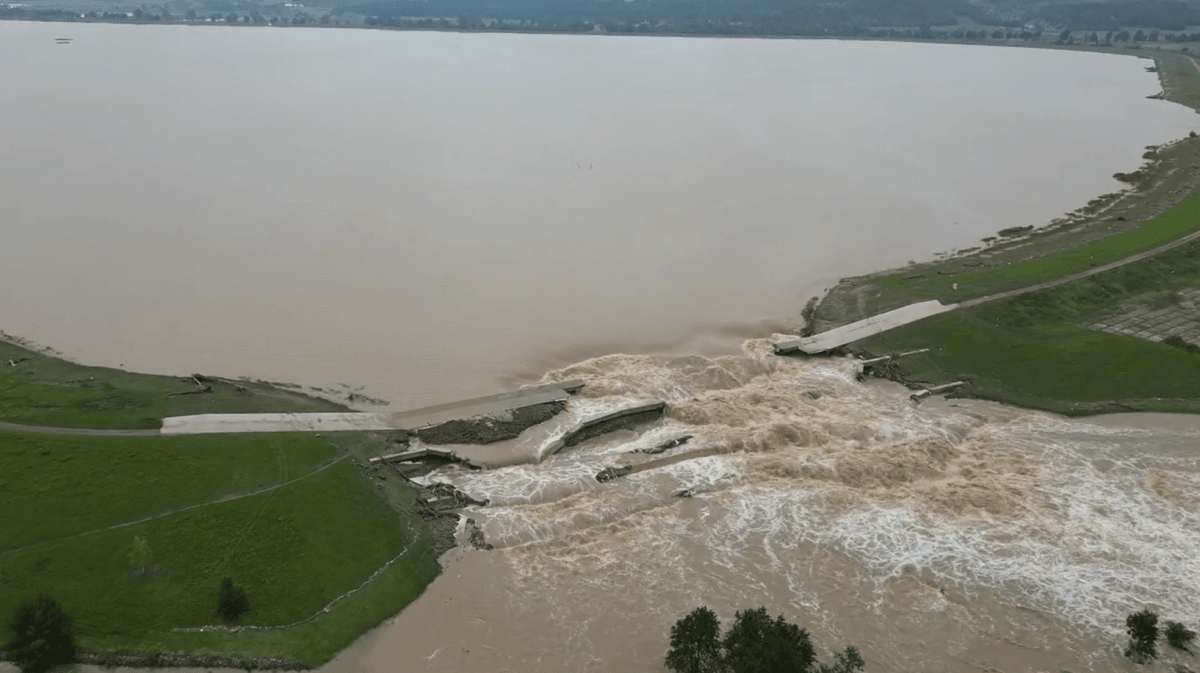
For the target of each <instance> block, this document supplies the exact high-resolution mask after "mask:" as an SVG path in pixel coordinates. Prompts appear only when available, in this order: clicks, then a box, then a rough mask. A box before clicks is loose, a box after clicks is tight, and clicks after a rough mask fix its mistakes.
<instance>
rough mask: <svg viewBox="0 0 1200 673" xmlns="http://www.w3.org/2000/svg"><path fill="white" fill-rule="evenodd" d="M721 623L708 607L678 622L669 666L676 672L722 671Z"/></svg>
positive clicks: (668, 656)
mask: <svg viewBox="0 0 1200 673" xmlns="http://www.w3.org/2000/svg"><path fill="white" fill-rule="evenodd" d="M720 636H721V622H720V621H719V620H718V619H717V615H716V613H714V612H713V611H712V610H709V609H708V608H706V607H699V608H696V609H695V610H692V613H691V614H690V615H688V616H686V617H684V618H683V619H680V620H679V621H677V622H675V625H674V626H672V627H671V649H670V650H668V651H667V661H666V664H667V668H669V669H671V670H672V671H675V673H718V672H719V671H720V670H721V642H720Z"/></svg>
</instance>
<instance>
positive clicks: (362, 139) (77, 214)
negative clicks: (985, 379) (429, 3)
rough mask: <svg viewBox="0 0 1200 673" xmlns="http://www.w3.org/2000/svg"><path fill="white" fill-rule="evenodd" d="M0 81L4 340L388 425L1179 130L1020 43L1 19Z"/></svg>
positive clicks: (1134, 156)
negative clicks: (373, 415) (356, 407)
mask: <svg viewBox="0 0 1200 673" xmlns="http://www.w3.org/2000/svg"><path fill="white" fill-rule="evenodd" d="M57 37H71V38H74V41H72V42H71V43H70V44H67V45H60V44H56V43H55V41H54V38H57ZM0 59H3V62H4V63H5V67H4V68H3V69H2V70H0V120H2V121H3V124H0V233H2V235H3V238H2V244H0V316H3V319H2V321H0V322H2V324H0V329H2V330H4V331H5V332H8V333H10V334H15V335H18V336H22V337H25V338H28V339H32V340H33V341H36V342H40V343H42V344H45V345H47V346H52V347H55V348H57V349H59V350H61V351H62V352H64V353H65V354H66V355H67V356H69V357H72V358H76V359H78V360H80V361H83V362H87V363H89V364H99V365H108V366H117V365H123V366H125V367H126V368H127V369H131V370H135V371H147V372H159V373H178V374H188V373H191V372H202V373H208V374H214V375H224V376H243V375H244V376H251V377H256V378H265V379H269V380H276V381H292V382H297V383H302V384H307V385H319V386H321V387H330V386H334V385H335V384H337V383H339V382H340V383H344V384H347V385H348V386H365V392H366V393H367V394H370V395H373V396H376V397H382V398H385V399H387V400H388V401H390V402H391V403H392V405H393V407H394V408H397V409H408V408H413V407H417V406H423V405H427V404H436V403H440V402H447V401H453V400H458V399H464V398H468V397H473V396H476V395H487V394H491V393H495V392H499V391H500V390H503V389H506V388H510V387H513V386H514V385H516V384H518V383H525V382H529V381H533V380H536V379H537V378H538V377H540V376H541V375H542V373H543V372H545V371H547V370H549V369H554V368H558V367H563V366H566V365H568V364H570V363H572V362H578V361H580V360H583V359H585V358H588V357H594V356H599V355H604V354H607V353H614V352H626V353H672V354H693V353H699V354H710V355H711V354H720V353H736V352H737V350H738V347H739V344H740V343H741V342H742V341H743V340H744V339H746V338H753V337H759V336H764V335H766V334H770V333H771V332H772V331H782V330H785V329H788V328H791V327H795V326H796V325H797V322H798V320H797V316H798V315H799V312H800V309H801V308H802V307H803V305H804V302H805V301H806V300H807V299H808V298H809V297H810V296H812V295H813V294H815V293H817V292H819V291H820V289H821V288H822V287H823V286H824V285H825V284H826V283H828V282H830V281H833V280H836V279H837V278H839V277H843V276H846V275H852V274H857V273H863V272H868V271H873V270H877V269H882V268H889V267H893V266H897V265H903V264H904V263H906V262H907V261H908V260H910V259H922V258H929V257H931V256H932V255H933V254H934V253H935V252H939V251H944V250H948V249H950V248H959V247H963V246H969V245H975V244H976V243H977V242H978V241H979V239H980V238H981V237H984V236H989V235H991V234H994V233H995V232H996V231H997V230H999V229H1002V228H1005V227H1011V226H1018V225H1041V224H1044V223H1046V222H1047V221H1049V220H1050V219H1052V218H1054V217H1057V216H1058V215H1060V214H1061V213H1063V212H1066V211H1070V210H1074V209H1075V208H1077V207H1079V206H1081V205H1083V204H1084V203H1086V202H1087V201H1089V200H1090V199H1092V198H1093V197H1095V196H1097V195H1099V194H1102V193H1105V192H1111V191H1114V190H1116V189H1120V188H1121V185H1120V184H1119V183H1117V182H1116V181H1115V180H1113V179H1112V178H1111V175H1112V174H1113V173H1115V172H1118V171H1122V172H1128V171H1131V170H1133V169H1135V168H1136V167H1137V166H1138V165H1139V164H1140V163H1141V158H1140V157H1141V154H1142V152H1143V147H1144V146H1145V145H1151V144H1158V143H1162V142H1166V141H1169V140H1173V139H1176V138H1179V137H1182V136H1185V135H1187V133H1188V131H1190V130H1193V129H1195V128H1196V127H1197V122H1196V116H1195V115H1194V114H1193V113H1192V112H1191V111H1190V110H1187V109H1185V108H1183V107H1181V106H1178V105H1174V104H1171V103H1168V102H1165V101H1161V100H1147V99H1146V96H1148V95H1152V94H1155V93H1158V92H1159V90H1160V87H1159V85H1158V81H1157V79H1156V76H1155V75H1154V74H1153V73H1147V72H1145V70H1144V68H1145V65H1146V64H1148V63H1149V61H1146V60H1142V59H1136V58H1130V57H1126V56H1118V55H1105V54H1085V53H1071V52H1048V51H1039V50H1029V49H1004V48H991V47H963V46H954V45H921V44H898V43H884V42H871V43H856V42H842V41H832V40H823V41H812V40H728V39H696V38H687V39H682V38H637V37H629V38H599V39H597V38H592V37H585V36H569V35H466V34H456V33H419V32H393V31H366V30H318V29H312V30H309V29H286V30H284V29H271V28H249V27H247V28H231V27H226V28H221V27H213V28H197V27H187V26H118V25H99V24H93V25H86V24H61V23H30V22H12V21H5V22H0Z"/></svg>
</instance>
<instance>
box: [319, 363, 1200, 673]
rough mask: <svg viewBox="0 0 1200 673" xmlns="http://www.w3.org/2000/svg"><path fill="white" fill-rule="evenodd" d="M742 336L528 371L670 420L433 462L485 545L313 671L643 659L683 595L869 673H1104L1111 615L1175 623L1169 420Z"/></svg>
mask: <svg viewBox="0 0 1200 673" xmlns="http://www.w3.org/2000/svg"><path fill="white" fill-rule="evenodd" d="M745 351H746V352H745V353H744V354H743V355H740V356H727V357H722V358H716V359H711V360H710V359H703V358H698V357H692V358H653V357H634V356H609V357H604V358H599V359H596V360H592V361H588V362H584V363H580V364H578V365H576V366H573V367H570V368H567V369H564V370H561V371H557V372H553V373H551V374H550V375H548V379H551V380H557V379H565V378H576V377H580V376H583V377H585V378H587V379H588V381H589V384H588V386H587V387H586V388H585V389H584V391H583V393H582V395H583V399H581V400H576V401H574V402H573V403H572V404H573V405H574V406H581V407H591V408H600V407H603V406H605V405H608V406H617V405H620V404H627V403H629V402H634V401H650V400H666V401H668V402H670V404H671V411H670V414H669V418H667V419H665V420H664V421H663V422H661V423H659V424H656V425H653V426H650V427H648V428H646V429H644V430H642V431H640V432H637V433H635V432H632V431H631V432H626V433H624V434H619V435H615V436H612V435H610V436H606V437H602V438H598V439H596V440H592V441H590V442H588V443H585V444H583V445H580V446H577V447H573V448H568V449H565V450H563V451H562V452H561V453H559V454H557V455H555V456H553V457H551V458H548V459H546V460H545V461H543V462H540V463H531V464H524V465H516V466H510V467H506V468H501V469H496V470H489V471H483V472H471V471H466V470H462V469H459V468H456V467H455V468H448V469H444V470H442V471H440V472H435V473H434V474H433V475H431V477H430V478H431V479H434V480H441V481H448V482H450V483H454V484H455V485H457V486H458V487H459V488H461V489H462V490H464V491H465V492H467V493H468V494H470V495H472V496H474V497H477V498H490V499H491V503H490V505H489V506H487V507H480V508H473V509H472V510H470V511H468V512H467V514H466V515H467V516H470V517H472V518H474V519H476V520H477V521H479V522H481V524H482V526H483V530H484V532H485V536H486V540H487V542H489V543H490V544H492V545H494V546H495V547H496V549H495V550H494V551H468V552H459V553H453V552H452V554H453V557H452V558H449V559H447V563H446V574H445V575H443V576H442V577H440V578H439V579H438V580H436V581H435V582H434V584H433V585H432V586H431V587H430V588H429V590H428V591H427V592H426V594H425V595H424V596H422V597H421V598H420V599H418V601H417V602H416V603H414V604H413V605H412V606H410V607H409V608H408V609H407V610H405V611H404V612H403V613H401V614H400V615H399V616H398V617H396V618H395V619H394V620H392V621H391V622H390V623H388V624H386V625H384V626H383V627H381V628H380V629H378V630H377V631H375V632H374V633H372V634H370V635H369V636H367V637H366V638H364V639H363V640H362V641H360V642H359V643H357V644H356V645H354V646H353V647H351V648H350V649H349V650H347V651H346V652H344V653H342V654H341V655H339V657H338V658H336V659H335V660H334V661H333V662H332V663H331V664H329V665H328V666H326V667H325V668H324V669H323V670H324V671H326V672H327V673H349V672H351V671H355V672H357V671H390V670H395V666H396V665H397V662H401V661H402V662H404V670H418V671H419V670H427V671H480V672H483V671H566V670H571V671H659V670H663V668H662V664H661V661H662V657H663V654H664V652H665V649H666V646H667V641H668V634H669V630H670V626H671V624H673V623H674V621H675V620H677V619H678V618H680V617H682V616H683V615H684V614H686V613H687V612H689V611H691V610H692V609H694V608H695V607H697V606H700V605H708V606H710V607H712V608H713V609H715V610H716V611H717V613H718V614H719V615H720V616H721V617H722V618H723V619H724V620H726V622H727V623H728V622H729V621H731V620H732V618H733V615H734V612H735V611H736V610H738V609H742V608H748V607H757V606H759V605H765V606H766V607H767V608H768V609H769V611H771V612H772V613H774V614H782V615H784V616H786V617H787V618H788V619H789V620H791V621H794V622H796V623H799V624H801V625H804V626H805V627H807V628H809V629H810V631H811V632H812V634H813V636H814V640H815V641H816V642H817V643H819V645H820V648H821V649H822V652H823V653H824V656H825V657H826V658H828V656H829V652H830V651H832V650H840V649H842V648H843V647H845V646H846V645H847V644H854V645H856V646H858V647H859V648H860V649H861V650H862V651H863V654H864V656H865V657H866V659H867V661H868V662H869V663H870V667H869V668H868V670H871V671H948V672H949V671H971V670H979V671H984V670H992V671H1006V672H1009V671H1063V670H1070V671H1113V670H1125V669H1126V668H1128V667H1129V664H1128V663H1127V662H1126V660H1124V659H1123V657H1122V656H1121V652H1120V648H1121V647H1122V646H1123V643H1124V617H1125V615H1126V614H1128V613H1130V612H1133V611H1136V610H1139V609H1141V608H1142V607H1144V606H1152V607H1154V608H1155V609H1156V610H1157V611H1158V612H1159V613H1160V614H1161V615H1162V617H1163V618H1164V619H1176V620H1182V621H1185V622H1187V621H1189V620H1190V621H1192V622H1194V621H1195V619H1196V615H1197V614H1200V579H1198V578H1200V431H1198V429H1197V428H1196V427H1194V425H1193V427H1190V428H1189V427H1183V428H1178V429H1170V428H1164V427H1158V428H1155V429H1138V428H1129V427H1120V426H1116V427H1105V426H1104V425H1099V424H1094V423H1089V422H1085V421H1072V420H1065V419H1061V418H1057V417H1054V416H1051V415H1048V414H1041V413H1036V412H1027V411H1022V410H1016V409H1012V408H1008V407H1004V406H1002V405H997V404H991V403H984V402H977V401H966V400H960V401H944V400H933V401H929V402H925V403H922V404H920V405H918V404H916V403H914V402H913V401H911V400H910V399H909V396H908V393H909V391H907V390H905V389H903V388H902V387H900V386H897V385H895V384H891V383H879V382H868V383H865V384H864V383H860V382H858V381H857V380H856V376H855V374H856V368H855V366H854V364H853V363H852V361H850V360H844V359H814V360H807V361H800V360H792V359H786V358H778V357H776V356H774V355H771V354H770V347H769V344H768V343H767V342H766V341H763V340H758V341H750V342H747V344H746V347H745ZM1176 425H1178V423H1177V424H1176ZM686 434H691V435H694V437H693V439H692V440H691V441H690V442H689V443H688V444H685V445H683V446H681V447H679V448H676V449H670V450H669V452H668V454H665V455H670V454H671V453H679V452H686V451H691V450H695V449H698V448H704V447H710V446H711V447H719V448H720V449H721V450H722V452H723V453H721V454H720V455H717V456H713V457H704V458H698V459H695V460H690V461H685V462H681V463H678V464H675V465H671V466H668V467H664V468H661V469H656V470H651V471H646V472H641V473H637V474H634V475H632V476H629V477H626V478H622V479H617V480H615V481H612V482H608V483H598V482H597V481H596V480H595V479H594V475H595V474H596V473H597V472H598V471H600V470H601V469H602V468H604V467H606V466H613V465H620V464H636V463H637V462H642V461H645V460H647V459H648V457H646V456H644V455H638V454H630V453H629V452H630V451H631V450H634V449H638V448H645V447H649V446H654V445H656V444H658V443H661V442H662V441H664V440H666V439H669V438H672V437H677V436H681V435H686ZM685 489H690V490H691V491H692V493H693V495H692V497H690V498H679V497H676V495H675V494H677V493H678V492H679V491H682V490H685ZM1169 656H1170V657H1172V658H1173V657H1174V656H1175V655H1173V654H1172V655H1169ZM1172 660H1174V659H1172ZM1179 661H1183V662H1187V663H1189V665H1192V666H1193V667H1194V666H1195V662H1194V660H1193V659H1192V658H1191V657H1190V656H1187V655H1182V656H1181V658H1180V659H1179ZM1164 666H1165V664H1164ZM1163 670H1168V669H1166V668H1163Z"/></svg>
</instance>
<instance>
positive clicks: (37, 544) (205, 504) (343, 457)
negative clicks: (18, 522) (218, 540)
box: [0, 445, 350, 556]
mask: <svg viewBox="0 0 1200 673" xmlns="http://www.w3.org/2000/svg"><path fill="white" fill-rule="evenodd" d="M333 446H337V445H333ZM337 448H341V447H337ZM349 457H350V454H349V453H344V454H342V455H341V456H340V457H338V458H336V459H334V460H331V461H329V462H328V463H325V464H324V465H322V466H321V467H318V468H317V469H315V470H313V471H312V472H308V473H306V474H302V475H300V476H299V477H296V478H295V479H289V480H288V481H285V482H281V483H278V484H275V485H274V486H267V487H264V488H260V489H258V490H257V491H250V492H248V493H238V494H234V495H226V496H222V497H220V498H217V499H216V500H209V501H207V502H201V503H197V504H195V505H188V506H187V507H180V508H178V509H172V510H168V511H166V512H160V513H158V514H154V515H151V516H147V517H143V518H141V519H138V520H136V521H126V522H124V523H118V524H113V525H111V526H105V527H104V528H97V529H95V530H89V531H86V532H83V533H76V534H75V535H68V536H66V537H60V538H55V539H53V540H42V541H40V542H34V543H33V544H27V545H25V546H24V547H17V548H16V549H9V550H7V551H4V552H0V556H7V555H9V554H15V553H17V552H19V551H24V550H26V549H33V548H35V547H43V546H46V545H51V544H57V543H59V542H66V541H67V540H74V539H75V538H81V537H87V536H89V535H96V534H97V533H105V532H107V531H110V530H117V529H118V528H128V527H129V526H136V525H138V524H139V523H146V522H147V521H154V520H155V519H161V518H163V517H165V516H171V515H173V514H179V513H181V512H187V511H189V510H193V509H199V508H201V507H208V506H209V505H216V504H218V503H222V502H232V501H234V500H241V499H242V498H249V497H251V496H255V495H262V494H263V493H270V492H271V491H274V490H276V489H280V488H283V487H284V486H289V485H291V484H294V483H296V482H298V481H300V480H302V479H308V478H309V477H311V476H313V475H316V474H320V473H321V472H324V471H325V470H328V469H329V468H331V467H333V466H334V465H337V464H338V463H340V462H342V461H343V460H346V459H347V458H349Z"/></svg>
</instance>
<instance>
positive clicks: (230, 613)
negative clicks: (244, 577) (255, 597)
mask: <svg viewBox="0 0 1200 673" xmlns="http://www.w3.org/2000/svg"><path fill="white" fill-rule="evenodd" d="M249 611H250V599H248V598H246V592H245V591H243V590H242V588H241V587H238V586H234V584H233V580H231V579H229V578H228V577H226V578H225V579H223V580H221V588H220V589H219V590H218V591H217V616H218V617H220V618H221V619H224V620H225V621H227V622H232V621H233V620H235V619H237V618H238V617H241V616H242V615H244V614H246V613H247V612H249Z"/></svg>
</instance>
